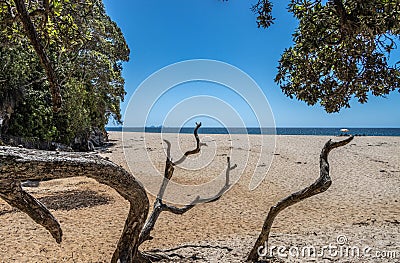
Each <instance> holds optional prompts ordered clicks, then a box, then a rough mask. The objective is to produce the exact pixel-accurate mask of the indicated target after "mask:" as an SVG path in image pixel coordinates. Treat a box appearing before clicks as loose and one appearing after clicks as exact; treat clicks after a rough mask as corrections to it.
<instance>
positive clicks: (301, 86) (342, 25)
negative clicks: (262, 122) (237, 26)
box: [253, 0, 400, 112]
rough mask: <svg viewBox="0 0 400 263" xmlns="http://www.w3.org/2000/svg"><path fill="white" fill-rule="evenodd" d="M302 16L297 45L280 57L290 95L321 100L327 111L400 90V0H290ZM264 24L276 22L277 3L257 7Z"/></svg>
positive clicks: (281, 80) (264, 1) (282, 81)
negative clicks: (274, 9) (274, 8)
mask: <svg viewBox="0 0 400 263" xmlns="http://www.w3.org/2000/svg"><path fill="white" fill-rule="evenodd" d="M288 9H289V12H291V13H293V15H294V17H295V18H296V19H297V20H298V21H299V25H298V27H297V29H296V30H295V32H294V33H293V42H294V43H293V46H291V47H290V48H288V49H286V50H285V51H284V53H283V54H282V57H281V59H280V61H279V66H278V74H277V75H276V78H275V81H276V82H277V83H278V84H279V85H280V87H281V88H282V90H283V92H284V93H285V94H286V95H287V96H289V97H290V98H293V97H296V98H297V99H299V100H302V101H305V102H306V103H307V104H308V105H315V104H316V103H320V104H321V105H322V106H323V107H324V108H325V110H326V111H327V112H338V111H339V110H340V109H341V108H343V107H350V104H349V101H350V99H351V98H353V97H356V98H357V99H358V101H359V102H360V103H364V102H366V101H367V100H368V95H369V94H370V93H372V94H373V95H375V96H384V95H386V94H389V93H390V92H391V91H394V90H399V91H400V89H399V83H400V59H399V58H398V57H397V58H393V57H392V58H391V57H390V56H391V54H392V51H393V50H394V49H396V48H397V44H399V40H400V0H369V1H364V0H328V1H321V0H319V1H318V0H291V1H290V3H289V7H288ZM253 11H254V12H256V13H257V14H258V17H257V23H258V26H259V27H264V28H267V27H269V26H270V25H271V24H273V20H274V18H273V17H272V3H271V2H270V1H269V0H259V1H258V2H257V4H255V5H254V6H253Z"/></svg>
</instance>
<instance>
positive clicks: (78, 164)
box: [0, 147, 149, 262]
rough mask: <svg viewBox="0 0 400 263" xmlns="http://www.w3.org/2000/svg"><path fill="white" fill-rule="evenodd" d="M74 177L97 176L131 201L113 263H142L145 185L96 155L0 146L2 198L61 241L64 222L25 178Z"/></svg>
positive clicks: (145, 211)
mask: <svg viewBox="0 0 400 263" xmlns="http://www.w3.org/2000/svg"><path fill="white" fill-rule="evenodd" d="M73 176H87V177H90V178H93V179H95V180H97V181H98V182H100V183H103V184H106V185H108V186H110V187H112V188H113V189H115V190H116V191H117V192H118V193H119V194H120V195H121V196H122V197H124V198H125V199H126V200H128V201H129V203H130V209H129V213H128V216H127V219H126V221H125V226H124V229H123V231H122V235H121V237H120V239H119V241H118V244H117V248H116V250H115V252H114V254H113V257H112V260H111V262H134V261H135V262H138V260H137V259H136V256H137V254H138V253H137V250H138V245H139V242H138V241H139V235H140V232H141V230H142V227H143V225H144V222H145V220H146V217H147V214H148V210H149V201H148V198H147V195H146V192H145V190H144V188H143V186H142V185H141V184H140V183H139V182H138V181H136V179H135V178H134V177H133V176H132V175H131V174H130V173H128V172H127V171H126V170H125V169H123V168H122V167H120V166H118V165H116V164H114V163H113V162H111V161H108V160H106V159H104V158H101V157H100V156H98V155H96V154H87V153H71V152H50V151H40V150H30V149H23V148H14V147H0V197H1V198H2V199H4V200H5V201H6V202H7V203H9V204H10V205H11V206H13V207H16V208H18V209H21V210H22V211H23V212H25V213H26V214H27V215H29V216H30V217H31V218H32V219H33V220H34V221H35V222H37V223H38V224H40V225H42V226H44V227H45V228H46V229H47V230H48V231H49V232H50V233H51V234H52V236H53V237H54V238H55V240H56V242H58V243H60V242H61V240H62V231H61V227H60V224H59V223H58V222H57V220H56V219H55V217H54V216H53V215H52V214H51V213H50V211H49V210H48V209H47V208H46V207H45V206H44V205H43V204H41V203H40V202H39V201H38V200H36V199H35V198H34V197H33V196H31V195H30V194H29V193H27V192H25V191H24V190H23V189H22V188H21V181H24V180H28V179H31V180H32V179H37V180H40V179H43V178H48V179H57V178H67V177H73Z"/></svg>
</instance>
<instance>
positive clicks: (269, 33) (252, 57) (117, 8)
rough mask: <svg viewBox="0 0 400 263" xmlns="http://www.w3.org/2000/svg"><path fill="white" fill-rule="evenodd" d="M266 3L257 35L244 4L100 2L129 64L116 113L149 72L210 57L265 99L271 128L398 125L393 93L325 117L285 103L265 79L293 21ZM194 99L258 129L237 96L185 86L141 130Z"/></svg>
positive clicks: (399, 104)
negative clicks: (270, 19)
mask: <svg viewBox="0 0 400 263" xmlns="http://www.w3.org/2000/svg"><path fill="white" fill-rule="evenodd" d="M254 2H255V1H254ZM273 2H274V9H273V15H274V17H276V21H275V24H274V25H272V26H271V27H270V28H268V29H259V28H257V25H256V17H255V15H254V14H253V13H252V12H251V10H250V6H251V3H252V1H242V0H239V1H237V0H236V1H235V0H230V1H228V2H222V1H218V0H197V1H194V0H179V1H178V0H163V1H161V0H155V1H137V0H133V1H132V0H105V1H104V3H105V6H106V10H107V13H108V14H109V15H110V16H111V18H112V19H113V20H114V21H115V22H116V23H117V24H118V26H119V27H120V28H121V30H122V32H123V33H124V36H125V38H126V40H127V42H128V45H129V47H130V49H131V59H130V61H129V62H128V63H124V71H123V76H124V77H125V80H126V86H125V89H126V91H127V93H128V94H127V96H126V99H125V102H124V103H123V104H122V112H123V113H124V112H125V109H126V108H127V105H128V102H129V100H130V97H131V96H132V94H134V92H135V90H136V89H137V88H138V86H139V85H140V84H141V83H142V82H143V81H144V80H145V79H146V78H148V77H149V76H150V75H151V74H152V73H154V72H156V71H158V70H159V69H161V68H163V67H166V66H168V65H170V64H173V63H177V62H180V61H184V60H190V59H211V60H218V61H223V62H226V63H229V64H231V65H233V66H235V67H237V68H239V69H241V70H243V71H244V72H245V73H247V74H248V75H249V76H250V77H251V78H252V79H254V80H255V82H256V83H257V84H258V85H259V86H260V88H261V89H262V92H263V93H264V94H265V96H266V98H267V99H268V101H269V104H270V106H271V109H272V112H273V114H274V117H275V122H276V126H277V127H400V114H399V109H400V94H399V92H397V91H395V92H392V93H391V94H390V95H388V96H387V97H386V98H382V97H379V98H376V97H373V96H370V99H369V102H368V103H366V104H359V103H358V102H357V101H355V100H354V101H352V102H351V106H352V107H351V108H350V109H343V110H342V111H341V112H340V113H335V114H327V113H325V111H324V110H323V108H322V107H320V106H319V105H316V106H313V107H310V106H307V105H306V104H305V103H304V102H301V101H297V100H295V99H289V98H287V97H286V96H285V95H284V94H283V93H282V91H281V90H280V88H279V87H278V86H277V85H276V84H275V83H274V81H273V79H274V77H275V74H276V72H277V70H276V67H277V65H278V60H279V58H280V55H281V54H282V52H283V51H284V49H285V48H288V47H289V46H290V45H291V43H292V36H291V34H292V32H293V31H294V29H295V28H296V23H297V22H296V20H295V19H294V18H293V17H292V15H291V14H290V13H288V12H287V4H288V2H289V1H273ZM399 53H400V52H397V54H396V55H399ZM200 95H201V96H206V95H210V96H213V97H215V98H219V99H221V100H223V101H224V102H226V103H227V104H230V105H231V106H232V107H233V108H234V109H235V110H236V111H238V112H239V115H240V116H241V117H242V118H243V120H244V123H245V125H246V126H253V127H255V126H258V125H257V123H256V120H255V118H254V116H252V113H251V110H249V107H248V106H247V105H246V103H243V100H241V99H240V97H239V98H238V97H235V94H231V93H230V92H229V91H227V89H226V88H225V87H224V86H221V85H217V84H215V83H208V82H195V83H193V82H191V83H186V84H182V85H178V86H177V87H176V88H174V89H172V90H169V91H168V92H166V93H165V94H164V95H163V96H162V97H161V98H160V99H159V100H158V101H157V103H155V104H154V107H153V108H152V109H151V112H150V113H149V117H148V120H147V123H146V125H148V126H150V125H156V126H157V125H160V124H162V123H163V121H164V120H165V112H168V111H170V110H173V109H174V107H175V106H176V105H177V104H179V103H180V102H182V101H185V99H187V98H190V97H191V96H200ZM131 107H133V108H134V107H135V106H134V105H131ZM193 107H200V106H198V105H193ZM140 110H141V109H140V107H138V108H137V111H140ZM130 114H131V115H132V114H134V113H132V112H130ZM168 117H169V118H173V116H168ZM216 124H218V121H217V120H214V121H210V122H209V123H208V125H207V126H216ZM110 125H112V124H111V123H110ZM132 126H134V124H132Z"/></svg>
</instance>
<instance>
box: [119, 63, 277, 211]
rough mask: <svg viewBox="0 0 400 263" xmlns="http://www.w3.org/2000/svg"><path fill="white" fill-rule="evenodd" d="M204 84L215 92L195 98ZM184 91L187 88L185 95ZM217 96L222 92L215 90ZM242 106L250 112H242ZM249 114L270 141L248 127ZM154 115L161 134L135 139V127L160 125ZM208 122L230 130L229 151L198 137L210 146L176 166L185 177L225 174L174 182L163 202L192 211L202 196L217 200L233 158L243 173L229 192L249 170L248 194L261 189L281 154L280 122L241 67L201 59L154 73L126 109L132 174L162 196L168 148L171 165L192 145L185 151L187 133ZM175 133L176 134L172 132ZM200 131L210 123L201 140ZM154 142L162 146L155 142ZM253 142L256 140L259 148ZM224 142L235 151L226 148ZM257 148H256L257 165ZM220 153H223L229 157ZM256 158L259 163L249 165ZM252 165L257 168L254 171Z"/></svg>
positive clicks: (127, 150)
mask: <svg viewBox="0 0 400 263" xmlns="http://www.w3.org/2000/svg"><path fill="white" fill-rule="evenodd" d="M200 82H201V85H202V87H204V89H203V90H206V89H209V90H211V92H204V91H203V90H201V91H200V92H198V94H196V93H193V92H191V91H192V90H193V89H192V86H193V85H199V83H200ZM185 85H187V88H186V89H185V88H183V86H185ZM190 85H192V86H190ZM210 87H212V88H213V89H211V88H210ZM216 89H219V90H220V91H219V92H218V91H215V90H216ZM171 94H173V95H172V96H171ZM171 97H172V98H171ZM177 98H179V99H177ZM232 98H233V99H232ZM237 103H242V104H241V105H244V106H242V107H238V105H237ZM243 108H245V109H248V111H250V112H251V116H253V117H254V119H255V120H256V122H257V124H256V125H255V126H256V127H253V128H257V129H259V130H260V131H263V130H264V129H265V128H267V129H268V135H266V136H257V137H256V138H255V137H254V136H253V137H252V138H250V137H251V135H249V134H248V132H247V131H248V130H247V128H248V127H247V124H246V122H247V120H248V118H249V116H248V115H246V114H248V113H245V114H244V113H243V112H244V111H243V110H242V109H243ZM155 112H156V113H157V114H159V115H160V112H161V113H162V116H161V117H158V121H160V123H158V125H161V133H160V134H154V133H153V134H151V135H149V134H148V133H143V135H142V136H143V138H136V139H132V137H131V135H129V134H127V132H126V131H127V130H128V129H127V128H129V127H149V126H151V125H154V123H149V119H152V117H150V116H152V114H154V113H155ZM157 116H158V115H157ZM161 118H162V120H160V119H161ZM204 118H208V119H209V120H213V121H214V123H219V124H220V126H222V127H223V128H225V129H226V130H227V133H228V134H227V136H228V138H226V137H223V138H224V139H223V140H224V142H225V144H223V145H219V143H221V139H220V138H221V137H218V136H217V135H215V137H214V135H212V134H207V135H205V134H204V135H203V134H199V135H200V140H201V141H202V142H203V141H204V142H205V143H206V144H207V147H202V148H201V152H200V153H199V154H196V155H191V156H190V158H187V159H186V160H185V162H183V163H181V164H179V165H176V167H177V168H179V169H180V172H181V171H182V170H184V172H181V173H180V174H182V173H185V172H186V174H189V173H190V174H191V175H192V176H195V175H194V173H196V172H197V171H200V170H202V169H205V168H207V167H210V166H211V165H213V164H214V162H215V167H219V168H218V169H219V170H218V169H213V170H212V174H213V175H212V176H214V178H212V179H211V180H210V179H208V181H207V182H206V183H204V182H203V183H193V181H191V182H190V184H184V183H178V182H177V181H174V180H173V179H174V178H173V179H172V180H170V182H169V184H168V187H167V189H166V191H165V193H164V195H163V199H164V201H166V202H170V203H174V204H181V205H186V204H191V203H192V202H193V201H194V200H195V199H196V197H198V196H200V197H202V198H209V197H212V196H214V195H215V194H217V193H218V192H219V191H220V189H218V187H215V186H216V185H218V184H221V182H224V180H225V177H226V175H225V174H226V166H225V165H224V166H221V165H220V164H221V163H226V157H224V156H229V157H230V160H231V162H232V165H234V164H236V165H237V168H236V169H235V170H233V171H231V181H230V182H229V185H230V186H231V187H232V186H233V185H234V184H235V183H236V182H238V180H239V179H240V177H241V175H242V174H243V172H244V171H245V170H248V171H253V174H252V175H251V179H250V183H249V189H250V190H253V189H255V188H256V187H257V186H258V185H259V184H260V183H261V182H262V180H263V179H264V177H265V176H266V174H267V172H268V169H269V167H270V165H271V163H272V159H273V153H274V151H275V121H274V116H273V113H272V110H271V107H270V105H269V103H268V100H267V97H266V95H265V94H264V93H263V91H262V90H261V88H260V87H259V86H258V85H257V83H256V82H255V81H254V80H253V79H252V78H251V77H250V76H249V75H248V74H246V73H245V72H244V71H242V70H240V69H239V68H237V67H235V66H232V65H230V64H227V63H224V62H221V61H215V60H207V59H196V60H188V61H183V62H179V63H175V64H172V65H169V66H166V67H164V68H162V69H160V70H158V71H156V72H155V73H153V74H151V75H150V76H149V77H148V78H147V79H146V80H144V81H143V82H142V83H141V84H140V85H139V86H138V87H137V88H136V90H135V92H134V94H133V95H132V97H131V98H130V101H129V103H128V105H127V108H126V111H125V114H124V127H123V134H122V146H123V149H124V154H125V159H126V161H127V164H128V167H129V169H130V171H131V172H132V174H134V175H135V177H136V178H137V179H138V181H140V182H141V183H142V184H143V186H144V187H145V188H146V190H147V191H148V192H149V193H150V194H153V195H157V193H158V192H159V189H160V185H161V183H162V181H163V176H164V170H163V167H161V166H162V165H163V164H165V158H166V156H167V149H166V148H167V144H166V143H165V141H168V142H169V143H170V145H171V158H172V160H178V159H179V158H180V157H181V156H182V155H183V154H184V153H185V151H187V150H191V149H190V148H188V147H189V146H188V144H186V145H181V143H182V137H181V135H180V130H181V128H182V127H193V128H194V126H195V123H196V122H198V121H200V120H201V119H204ZM171 127H173V128H174V129H175V130H174V131H175V132H171ZM232 127H234V128H232ZM202 128H207V123H203V125H202V127H201V128H200V133H201V129H202ZM238 130H240V131H241V132H240V133H241V134H240V135H239V134H237V133H238V132H237V131H238ZM243 133H245V134H244V135H243ZM158 135H160V136H158ZM243 136H244V137H243ZM156 137H157V138H158V139H157V142H156V143H154V138H156ZM133 140H134V142H133ZM255 140H258V141H256V143H254V141H255ZM193 141H194V138H193ZM226 142H228V143H229V145H226ZM252 143H253V144H252ZM191 145H193V144H191ZM190 147H193V146H190ZM254 147H258V148H257V159H256V161H254ZM160 148H161V150H163V151H164V155H163V156H161V155H160V154H158V153H159V151H158V150H159V149H160ZM221 149H223V150H224V152H223V153H221ZM218 151H220V152H219V154H218ZM251 151H253V153H252V154H253V156H252V158H253V159H252V160H253V161H252V162H248V160H249V158H250V154H251ZM249 165H252V166H254V167H248V166H249ZM217 170H218V171H217ZM214 173H215V175H214Z"/></svg>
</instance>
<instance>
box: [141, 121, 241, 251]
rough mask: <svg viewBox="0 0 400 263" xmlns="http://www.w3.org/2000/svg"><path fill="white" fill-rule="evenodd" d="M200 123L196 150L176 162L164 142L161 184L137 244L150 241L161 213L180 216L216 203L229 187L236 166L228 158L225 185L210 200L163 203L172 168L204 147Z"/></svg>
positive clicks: (197, 199) (196, 130)
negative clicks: (201, 139) (186, 203)
mask: <svg viewBox="0 0 400 263" xmlns="http://www.w3.org/2000/svg"><path fill="white" fill-rule="evenodd" d="M200 126H201V123H196V128H195V129H194V132H193V133H194V137H195V139H196V148H195V149H194V150H191V151H187V152H185V154H184V155H183V156H182V157H181V158H180V159H179V160H178V161H177V162H172V161H171V156H170V153H171V143H170V142H169V141H167V140H165V143H166V144H167V160H166V162H165V170H164V178H163V182H162V184H161V187H160V190H159V192H158V195H157V198H156V200H155V202H154V205H153V211H152V213H151V214H150V217H149V219H148V220H147V222H146V224H145V226H144V227H143V230H142V233H141V234H140V239H139V244H142V243H143V242H145V241H146V240H151V239H152V237H151V235H150V233H151V231H152V230H153V228H154V226H155V224H156V221H157V219H158V217H159V216H160V214H161V212H164V211H168V212H170V213H173V214H178V215H182V214H184V213H186V212H187V211H189V210H190V209H192V208H193V207H194V206H195V205H196V204H199V203H210V202H214V201H217V200H218V199H219V198H220V197H221V196H222V195H223V194H224V193H225V192H226V191H228V189H229V187H230V183H229V182H230V174H229V173H230V171H231V170H233V169H235V168H236V167H237V166H236V164H235V165H234V166H231V164H230V158H229V157H228V160H227V161H228V167H227V169H226V177H225V185H224V186H223V187H222V189H221V190H220V191H219V192H218V193H217V194H216V195H215V196H214V197H211V198H201V197H200V196H198V197H196V199H195V200H194V201H193V202H192V203H191V204H188V205H186V206H183V207H175V206H172V205H168V204H165V203H164V202H163V196H164V193H165V190H166V188H167V186H168V183H169V181H170V179H171V178H172V175H173V173H174V166H175V165H177V164H181V163H183V162H184V161H185V160H186V157H188V156H189V155H192V154H196V153H199V152H200V148H201V146H203V145H205V144H203V143H201V142H200V139H199V136H198V129H199V128H200Z"/></svg>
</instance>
